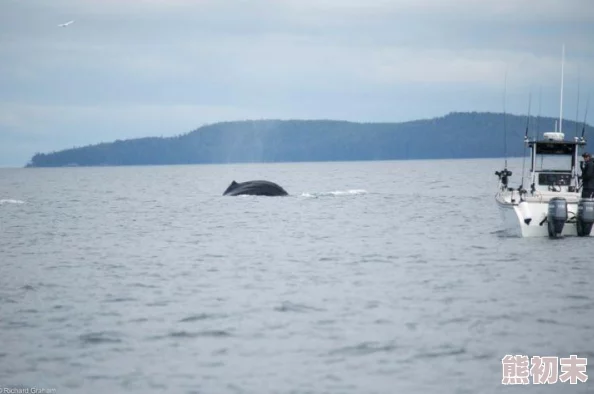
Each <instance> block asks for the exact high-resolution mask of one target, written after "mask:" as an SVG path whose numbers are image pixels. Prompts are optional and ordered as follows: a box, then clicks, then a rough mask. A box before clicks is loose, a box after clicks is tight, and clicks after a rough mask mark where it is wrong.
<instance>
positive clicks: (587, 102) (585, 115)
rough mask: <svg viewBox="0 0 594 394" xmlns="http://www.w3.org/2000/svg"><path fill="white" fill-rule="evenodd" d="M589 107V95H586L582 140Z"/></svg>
mask: <svg viewBox="0 0 594 394" xmlns="http://www.w3.org/2000/svg"><path fill="white" fill-rule="evenodd" d="M589 105H590V94H589V93H588V98H587V99H586V113H585V114H584V122H583V123H582V139H584V134H585V133H586V118H587V117H588V106H589Z"/></svg>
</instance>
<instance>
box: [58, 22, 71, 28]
mask: <svg viewBox="0 0 594 394" xmlns="http://www.w3.org/2000/svg"><path fill="white" fill-rule="evenodd" d="M73 23H74V21H68V22H66V23H62V24H61V25H58V26H59V27H66V26H68V25H71V24H73Z"/></svg>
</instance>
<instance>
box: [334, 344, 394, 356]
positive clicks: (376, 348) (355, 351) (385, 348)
mask: <svg viewBox="0 0 594 394" xmlns="http://www.w3.org/2000/svg"><path fill="white" fill-rule="evenodd" d="M396 349H397V346H396V343H395V342H394V341H389V342H386V343H381V342H361V343H359V344H357V345H354V346H346V347H341V348H338V349H334V350H331V351H330V355H338V354H342V355H351V356H365V355H368V354H373V353H378V352H386V353H391V352H393V351H395V350H396Z"/></svg>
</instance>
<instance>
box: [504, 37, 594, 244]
mask: <svg viewBox="0 0 594 394" xmlns="http://www.w3.org/2000/svg"><path fill="white" fill-rule="evenodd" d="M564 53H565V48H563V54H564ZM561 70H562V71H561V111H560V112H561V115H560V117H559V131H557V126H555V131H554V132H545V133H544V134H543V137H542V139H537V138H534V139H529V138H528V129H526V135H525V136H524V143H525V144H526V145H527V147H529V148H530V162H531V168H530V190H529V191H527V190H525V189H524V187H523V182H522V184H521V185H520V186H519V187H517V188H516V189H514V188H511V187H509V185H508V183H509V177H510V176H511V175H512V173H511V171H509V170H508V169H507V160H506V164H505V167H504V169H503V170H502V171H496V172H495V175H497V176H498V177H499V186H498V188H499V190H498V192H497V194H496V195H495V201H496V202H497V206H498V208H499V211H500V213H501V217H502V220H503V227H504V228H503V231H504V232H505V233H506V234H507V235H511V236H518V237H546V236H549V237H555V238H556V237H563V236H580V237H584V236H590V237H592V236H594V232H593V231H592V224H593V223H594V198H582V197H581V185H580V184H579V181H580V177H579V176H578V174H577V171H576V170H577V167H578V160H579V157H580V155H581V153H580V150H581V149H583V148H584V147H585V145H586V140H585V138H584V130H585V129H584V130H582V136H581V137H577V136H576V137H574V139H573V140H565V134H564V133H563V132H562V127H563V126H562V113H563V66H562V69H561ZM584 124H585V121H584ZM523 175H524V174H522V179H523Z"/></svg>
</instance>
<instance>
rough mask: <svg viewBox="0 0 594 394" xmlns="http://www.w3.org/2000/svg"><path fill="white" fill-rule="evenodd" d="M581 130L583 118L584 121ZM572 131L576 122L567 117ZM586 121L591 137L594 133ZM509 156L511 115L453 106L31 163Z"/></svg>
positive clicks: (513, 148)
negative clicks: (393, 118) (414, 115)
mask: <svg viewBox="0 0 594 394" xmlns="http://www.w3.org/2000/svg"><path fill="white" fill-rule="evenodd" d="M555 121H556V119H554V118H543V117H541V118H536V117H531V119H530V127H529V133H530V135H534V134H535V133H536V131H537V130H538V134H539V136H542V133H543V132H544V131H554V129H555ZM505 122H506V130H507V133H506V134H507V149H508V151H507V155H508V156H510V157H511V156H521V155H522V154H523V150H524V144H523V143H522V139H523V136H524V132H525V130H526V124H527V118H526V116H517V115H510V114H507V115H506V118H505ZM577 129H579V134H580V135H581V130H582V124H578V125H577ZM563 131H564V132H565V135H566V138H569V137H573V136H575V133H576V123H575V122H573V121H565V120H564V121H563ZM592 131H593V130H592V127H591V126H587V127H586V136H587V137H588V136H593V134H592ZM502 156H504V115H503V114H501V113H477V112H470V113H451V114H448V115H446V116H443V117H438V118H433V119H427V120H416V121H411V122H403V123H354V122H345V121H333V120H259V121H249V120H248V121H237V122H221V123H216V124H212V125H208V126H203V127H200V128H199V129H197V130H194V131H192V132H189V133H187V134H182V135H179V136H175V137H167V138H156V137H155V138H153V137H151V138H139V139H131V140H125V141H121V140H117V141H115V142H111V143H102V144H98V145H90V146H84V147H79V148H73V149H66V150H62V151H58V152H51V153H45V154H44V153H37V154H35V155H34V156H33V158H32V159H31V162H30V163H29V164H27V166H28V167H56V166H70V165H77V166H99V165H146V164H197V163H240V162H275V161H285V162H286V161H333V160H344V161H348V160H397V159H440V158H486V157H502Z"/></svg>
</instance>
